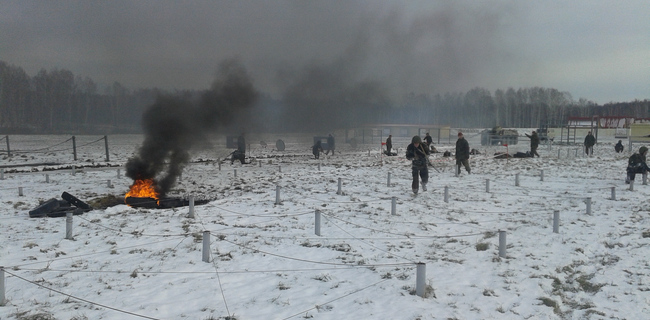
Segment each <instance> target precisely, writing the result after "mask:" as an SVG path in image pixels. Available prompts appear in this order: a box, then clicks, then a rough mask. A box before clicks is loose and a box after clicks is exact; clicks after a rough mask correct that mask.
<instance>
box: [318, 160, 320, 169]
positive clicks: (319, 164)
mask: <svg viewBox="0 0 650 320" xmlns="http://www.w3.org/2000/svg"><path fill="white" fill-rule="evenodd" d="M318 171H320V161H319V162H318Z"/></svg>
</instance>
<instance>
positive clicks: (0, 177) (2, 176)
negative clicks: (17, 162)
mask: <svg viewBox="0 0 650 320" xmlns="http://www.w3.org/2000/svg"><path fill="white" fill-rule="evenodd" d="M4 179H5V169H4V168H1V169H0V180H4Z"/></svg>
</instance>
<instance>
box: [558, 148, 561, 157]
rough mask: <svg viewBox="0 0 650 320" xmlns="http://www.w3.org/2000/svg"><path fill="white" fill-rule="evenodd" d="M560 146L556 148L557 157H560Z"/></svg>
mask: <svg viewBox="0 0 650 320" xmlns="http://www.w3.org/2000/svg"><path fill="white" fill-rule="evenodd" d="M560 151H561V150H560V148H557V158H558V159H560Z"/></svg>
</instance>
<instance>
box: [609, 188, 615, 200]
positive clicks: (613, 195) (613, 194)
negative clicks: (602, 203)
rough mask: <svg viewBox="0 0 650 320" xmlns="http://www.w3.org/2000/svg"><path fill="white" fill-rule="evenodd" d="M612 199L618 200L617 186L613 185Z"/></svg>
mask: <svg viewBox="0 0 650 320" xmlns="http://www.w3.org/2000/svg"><path fill="white" fill-rule="evenodd" d="M610 199H611V200H616V187H612V196H611V197H610Z"/></svg>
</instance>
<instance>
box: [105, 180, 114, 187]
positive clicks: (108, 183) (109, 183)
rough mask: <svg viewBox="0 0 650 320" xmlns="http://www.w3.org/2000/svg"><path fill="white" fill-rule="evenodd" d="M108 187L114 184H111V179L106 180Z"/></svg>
mask: <svg viewBox="0 0 650 320" xmlns="http://www.w3.org/2000/svg"><path fill="white" fill-rule="evenodd" d="M106 187H107V188H112V187H113V185H112V184H111V179H108V180H106Z"/></svg>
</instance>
